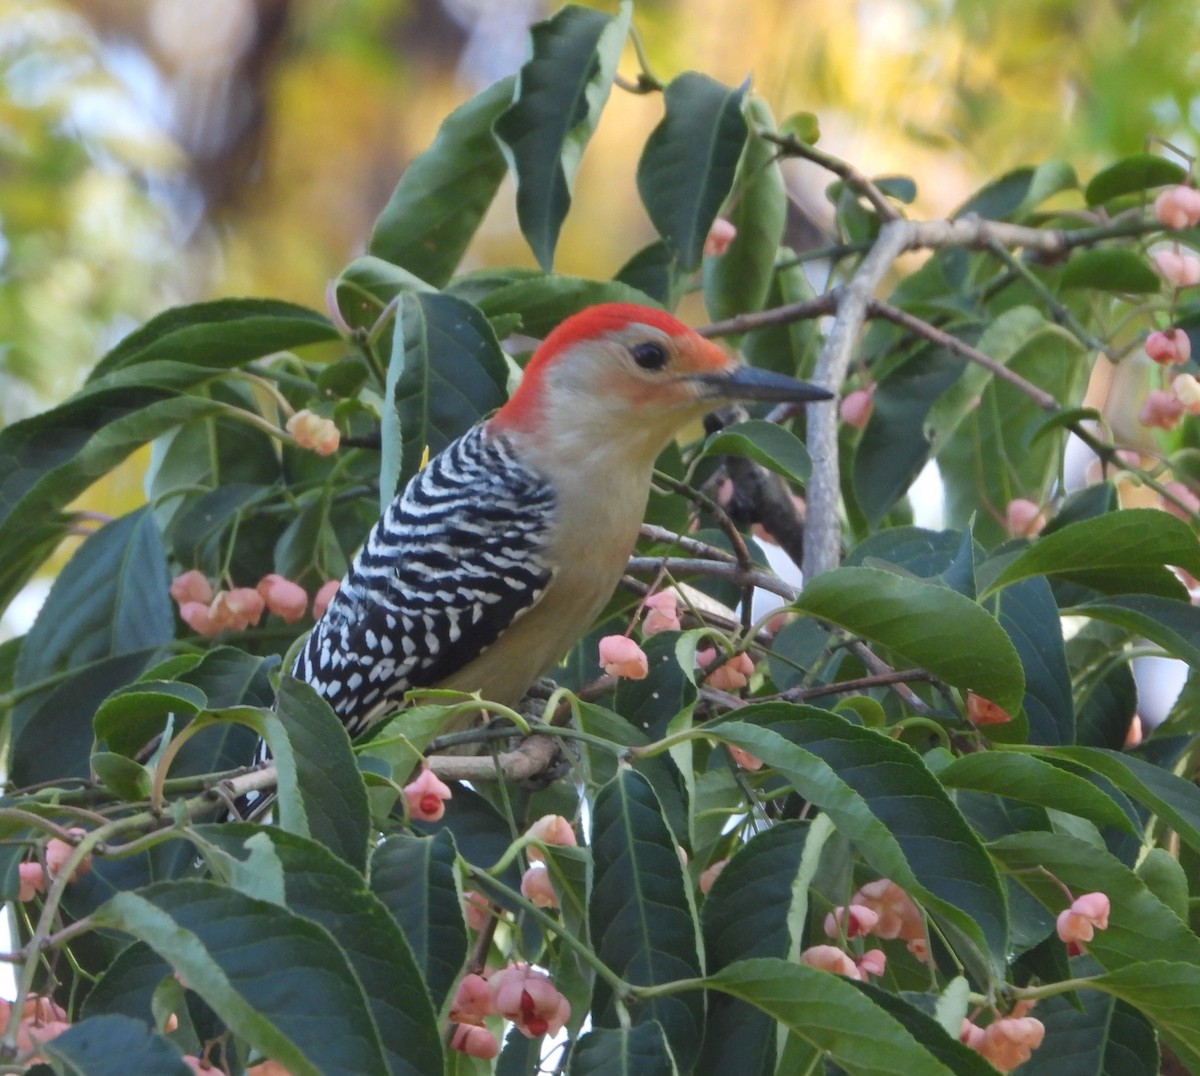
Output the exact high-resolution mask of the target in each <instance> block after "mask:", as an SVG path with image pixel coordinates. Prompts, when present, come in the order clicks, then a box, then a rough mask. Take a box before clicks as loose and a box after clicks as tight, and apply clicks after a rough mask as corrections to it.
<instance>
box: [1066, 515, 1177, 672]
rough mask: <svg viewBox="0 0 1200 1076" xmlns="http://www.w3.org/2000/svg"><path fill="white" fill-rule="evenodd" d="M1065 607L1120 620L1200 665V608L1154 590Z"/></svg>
mask: <svg viewBox="0 0 1200 1076" xmlns="http://www.w3.org/2000/svg"><path fill="white" fill-rule="evenodd" d="M1164 514H1165V513H1164ZM1066 611H1067V612H1070V613H1073V614H1076V615H1078V616H1090V617H1093V618H1095V619H1096V620H1106V621H1108V622H1109V623H1110V624H1119V625H1120V626H1121V627H1123V628H1126V629H1128V630H1129V631H1131V632H1134V633H1136V634H1138V635H1144V636H1146V638H1147V639H1150V640H1151V641H1152V642H1155V643H1157V644H1158V645H1159V646H1161V647H1162V648H1163V649H1164V650H1165V651H1166V652H1167V653H1168V654H1170V655H1171V656H1172V657H1176V658H1179V659H1181V660H1182V661H1186V662H1187V663H1188V664H1189V665H1193V666H1197V665H1200V609H1197V608H1196V607H1195V606H1194V605H1190V604H1189V603H1187V602H1183V601H1174V600H1172V599H1171V598H1159V597H1157V596H1155V595H1152V594H1144V595H1143V594H1119V595H1116V596H1115V597H1110V598H1102V599H1097V600H1096V601H1090V602H1084V603H1083V604H1082V605H1076V606H1074V607H1073V608H1072V609H1070V610H1066Z"/></svg>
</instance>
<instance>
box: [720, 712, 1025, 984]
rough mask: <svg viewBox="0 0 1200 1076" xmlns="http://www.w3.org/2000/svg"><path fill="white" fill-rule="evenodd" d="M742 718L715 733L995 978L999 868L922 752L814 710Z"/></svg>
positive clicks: (1000, 935)
mask: <svg viewBox="0 0 1200 1076" xmlns="http://www.w3.org/2000/svg"><path fill="white" fill-rule="evenodd" d="M738 716H739V717H744V718H746V721H731V722H723V723H721V724H720V725H717V726H713V727H711V729H710V730H709V731H711V733H712V735H713V736H715V737H717V738H719V739H721V740H723V741H726V742H731V743H734V744H736V745H737V746H738V747H741V748H742V749H743V750H746V751H749V752H750V753H751V754H754V755H756V756H757V757H758V758H761V759H762V760H763V761H764V762H766V763H767V764H768V765H770V766H774V767H775V768H776V769H777V770H778V771H779V772H780V774H781V775H782V776H783V777H784V778H785V779H786V780H787V781H788V782H789V783H790V784H791V785H792V786H793V787H794V788H795V789H796V791H797V792H799V793H800V795H801V796H803V797H804V798H805V799H807V800H810V801H811V802H813V803H814V804H816V805H817V806H819V807H821V808H823V809H824V810H825V811H826V812H827V813H828V814H829V816H830V818H831V819H832V820H833V823H834V825H835V826H837V828H838V830H839V832H841V833H842V834H843V835H845V836H846V837H847V838H848V839H849V840H850V841H852V842H853V843H854V844H855V845H856V846H857V847H858V849H859V851H860V852H861V853H862V855H863V858H864V859H866V860H867V862H868V863H870V864H871V866H872V867H873V868H874V869H875V870H877V871H878V872H879V873H880V874H881V875H883V876H886V877H889V878H892V879H893V880H895V881H896V882H897V883H899V884H900V885H901V886H903V887H904V888H905V889H907V890H908V891H909V892H910V893H911V894H912V895H913V896H914V897H916V899H918V900H919V901H921V902H922V903H923V904H925V905H926V907H927V908H928V909H929V910H930V911H931V912H933V913H934V914H935V915H936V916H938V918H939V919H941V920H943V921H945V922H947V923H950V924H952V925H954V926H955V927H956V928H957V929H959V930H961V931H962V932H963V933H964V934H965V935H966V936H967V937H968V938H970V939H971V941H972V942H973V943H974V944H975V945H976V946H977V947H978V949H979V950H980V951H981V953H984V954H986V955H987V956H988V958H989V959H990V962H991V967H992V970H993V972H994V971H995V970H997V969H999V968H1001V967H1003V966H1004V963H1005V961H1006V959H1007V952H1008V909H1007V906H1006V902H1005V899H1004V891H1003V888H1002V887H1001V885H1000V880H999V877H998V876H997V874H996V869H995V866H994V865H993V864H992V862H991V860H990V859H989V857H988V855H987V852H986V851H985V850H984V848H983V844H982V842H981V841H980V839H979V837H978V835H977V834H976V833H975V831H974V830H973V829H972V828H971V827H970V826H969V825H968V824H967V822H966V820H965V819H964V818H963V817H962V815H961V814H960V813H959V811H958V809H957V808H956V807H955V806H954V804H953V802H952V801H951V800H950V797H949V796H948V795H947V794H946V792H945V790H944V789H943V788H942V786H941V784H940V783H939V782H938V781H937V779H936V778H935V777H934V776H933V775H932V774H931V773H930V772H929V770H928V769H927V768H926V767H925V765H924V764H923V763H922V761H921V759H920V756H918V755H917V754H916V752H914V751H913V750H912V749H911V748H909V747H907V746H906V745H904V744H903V743H900V742H899V741H896V740H893V739H891V738H890V737H888V736H886V735H884V734H882V733H878V732H875V731H874V730H872V729H866V728H862V727H859V726H856V725H851V724H850V723H849V722H847V721H845V720H843V719H841V718H839V717H836V716H834V715H833V714H830V713H828V712H827V711H824V710H817V709H815V708H813V707H797V706H793V705H789V704H784V705H780V704H774V705H772V704H761V705H758V706H749V707H745V708H743V709H742V710H739V711H738ZM747 721H755V722H762V723H763V724H764V725H765V724H767V723H768V722H769V723H770V727H759V726H758V725H751V724H748V723H747ZM785 737H786V738H785Z"/></svg>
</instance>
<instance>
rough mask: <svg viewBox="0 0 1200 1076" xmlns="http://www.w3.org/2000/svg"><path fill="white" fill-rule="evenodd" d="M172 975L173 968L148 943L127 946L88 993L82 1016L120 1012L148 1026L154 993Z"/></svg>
mask: <svg viewBox="0 0 1200 1076" xmlns="http://www.w3.org/2000/svg"><path fill="white" fill-rule="evenodd" d="M170 974H171V966H170V965H169V964H168V963H167V962H166V961H164V960H163V958H162V957H160V956H159V955H158V954H157V953H156V952H155V951H154V950H153V949H151V948H150V946H148V945H147V944H146V943H145V942H134V943H133V944H132V945H127V946H126V947H125V948H124V949H122V950H121V952H120V953H119V954H118V955H117V957H116V959H114V960H113V961H112V963H111V964H109V965H108V967H107V968H105V969H104V974H103V975H101V976H100V978H99V980H98V981H97V982H96V984H95V986H93V987H92V989H91V990H90V991H89V992H88V996H87V997H86V998H85V999H84V1003H83V1016H84V1017H85V1018H86V1017H92V1016H100V1015H102V1014H104V1013H120V1014H122V1015H124V1016H129V1017H133V1018H134V1019H136V1020H141V1021H142V1022H143V1023H147V1024H148V1023H150V1022H151V1021H152V1020H153V1019H154V1010H153V1007H152V1002H153V1000H154V992H155V991H156V990H157V989H158V986H159V984H160V983H161V982H162V981H163V979H165V978H166V977H167V976H168V975H170Z"/></svg>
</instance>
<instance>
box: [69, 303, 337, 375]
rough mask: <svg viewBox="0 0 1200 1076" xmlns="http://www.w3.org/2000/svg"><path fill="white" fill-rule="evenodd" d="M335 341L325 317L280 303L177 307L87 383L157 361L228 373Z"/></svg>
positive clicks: (107, 359) (125, 344)
mask: <svg viewBox="0 0 1200 1076" xmlns="http://www.w3.org/2000/svg"><path fill="white" fill-rule="evenodd" d="M337 338H338V333H337V330H336V329H335V328H334V327H333V325H332V324H331V322H330V321H329V319H328V318H327V317H325V316H324V315H322V314H318V313H317V312H316V311H315V310H309V309H308V308H307V307H303V306H297V305H296V304H295V303H287V302H283V301H282V300H280V299H217V300H215V301H213V302H205V303H195V304H193V305H191V306H178V307H174V308H173V309H171V310H167V311H165V312H163V313H162V314H159V315H158V316H157V317H154V318H151V319H150V320H149V321H148V322H146V324H145V325H143V326H142V327H141V328H140V329H136V330H135V331H134V332H131V333H130V334H129V335H128V336H127V337H125V339H124V340H122V341H121V342H120V343H119V344H117V346H116V347H114V348H113V349H112V350H111V351H110V352H109V353H108V354H107V355H105V356H104V358H102V359H101V360H100V361H99V362H98V363H96V365H95V366H94V367H92V372H91V373H90V374H89V375H88V384H89V385H91V384H94V383H95V382H97V381H100V380H101V379H102V378H104V377H105V376H106V375H108V374H111V373H113V372H114V371H115V370H123V369H127V368H128V367H131V366H140V365H143V364H145V363H150V362H154V361H156V360H160V359H169V360H171V361H172V362H175V363H186V364H188V365H194V366H198V367H202V368H204V370H207V371H210V372H211V371H213V370H229V369H233V368H235V367H238V366H242V365H244V364H245V363H246V362H248V361H250V360H251V359H257V358H259V357H260V356H263V355H270V354H273V353H274V352H276V351H290V350H291V349H292V348H297V347H303V346H304V345H305V344H317V343H321V342H322V341H327V340H336V339H337ZM204 370H201V371H197V373H198V374H201V373H203V372H204Z"/></svg>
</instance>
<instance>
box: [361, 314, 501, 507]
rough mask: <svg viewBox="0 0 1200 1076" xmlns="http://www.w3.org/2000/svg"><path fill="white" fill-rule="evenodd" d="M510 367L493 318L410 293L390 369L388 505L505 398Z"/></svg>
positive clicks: (383, 483)
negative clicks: (424, 464) (425, 460)
mask: <svg viewBox="0 0 1200 1076" xmlns="http://www.w3.org/2000/svg"><path fill="white" fill-rule="evenodd" d="M507 381H508V366H507V365H506V363H505V360H504V354H503V352H501V350H500V344H499V343H498V342H497V340H496V336H495V333H493V332H492V329H491V326H490V325H488V323H487V319H486V318H485V317H484V316H483V315H482V314H480V312H479V310H478V309H476V308H475V307H474V306H472V305H471V304H470V303H466V302H463V300H461V299H456V298H454V297H453V296H451V295H441V294H424V295H415V294H406V295H405V296H404V297H403V298H402V299H401V301H400V307H399V309H398V311H397V316H396V328H395V334H394V337H393V340H392V357H391V361H390V363H389V364H388V373H387V398H388V401H389V402H390V406H388V407H387V408H386V409H385V411H384V416H383V431H382V432H383V458H382V461H381V464H380V471H381V473H380V481H379V497H380V501H381V502H382V506H383V507H385V508H386V507H387V505H388V504H389V503H390V501H391V500H392V498H393V497H394V496H395V495H396V493H397V492H398V491H399V490H401V489H403V488H404V486H405V484H406V483H407V482H408V480H409V479H410V478H411V477H412V476H413V475H414V474H416V473H417V471H418V469H419V468H420V465H421V458H422V456H423V454H424V452H425V450H426V449H428V450H429V454H430V456H436V455H437V454H438V453H439V452H441V451H442V449H444V448H445V447H446V446H447V445H449V444H450V442H451V441H453V440H454V439H455V438H456V437H459V436H461V435H462V434H464V433H466V432H467V430H469V429H470V428H471V427H472V426H474V425H475V423H477V422H478V421H479V420H480V419H481V418H483V416H484V415H486V414H487V413H488V412H489V411H492V410H493V409H494V408H497V407H499V406H500V405H501V404H502V403H504V400H505V386H506V384H507Z"/></svg>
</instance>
